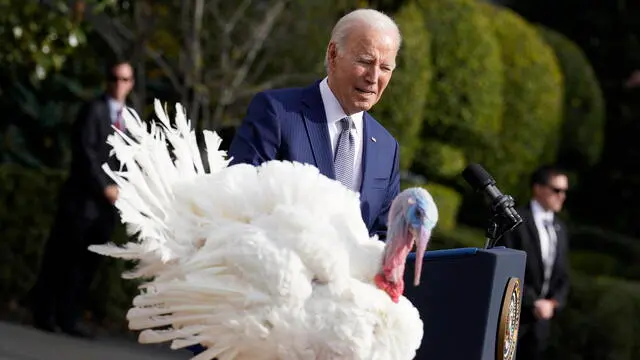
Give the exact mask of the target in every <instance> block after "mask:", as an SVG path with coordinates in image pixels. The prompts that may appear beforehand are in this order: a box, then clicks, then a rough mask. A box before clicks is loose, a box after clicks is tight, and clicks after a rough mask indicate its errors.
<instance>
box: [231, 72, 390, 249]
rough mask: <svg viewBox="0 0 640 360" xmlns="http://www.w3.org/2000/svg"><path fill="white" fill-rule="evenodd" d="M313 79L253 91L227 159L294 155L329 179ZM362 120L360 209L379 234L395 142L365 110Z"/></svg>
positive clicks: (385, 211) (382, 228) (292, 157)
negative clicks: (297, 85)
mask: <svg viewBox="0 0 640 360" xmlns="http://www.w3.org/2000/svg"><path fill="white" fill-rule="evenodd" d="M319 84H320V81H317V82H315V83H314V84H313V85H311V86H309V87H306V88H291V89H279V90H269V91H265V92H261V93H258V94H257V95H256V96H255V97H254V98H253V100H252V101H251V103H250V105H249V108H248V110H247V114H246V117H245V118H244V120H243V122H242V124H241V126H240V127H239V129H238V131H237V132H236V135H235V137H234V139H233V141H232V142H231V146H230V149H229V155H230V156H232V157H233V160H232V163H231V164H237V163H248V164H253V165H259V164H261V163H262V162H265V161H268V160H290V161H298V162H301V163H307V164H312V165H315V166H316V167H317V168H318V169H319V170H320V172H321V173H322V174H324V175H325V176H327V177H329V178H332V179H335V172H334V167H333V156H332V148H331V143H330V138H329V130H328V129H327V119H326V114H325V111H324V105H323V102H322V96H321V95H320V88H319ZM363 123H364V137H363V154H362V157H363V159H362V170H363V176H362V179H363V180H362V186H361V189H360V199H361V213H362V218H363V220H364V222H365V224H366V225H367V227H368V229H369V232H370V233H371V234H374V233H377V234H378V235H380V237H381V238H384V236H385V234H386V223H387V214H388V212H389V207H390V205H391V201H393V199H394V198H395V197H396V195H398V192H399V191H400V174H399V150H398V143H397V141H396V140H395V139H394V138H393V136H392V135H391V134H390V133H389V132H388V131H387V130H385V129H384V127H382V125H380V123H378V122H377V121H376V120H375V119H374V118H373V117H372V116H371V115H369V114H368V113H366V112H365V113H364V117H363ZM374 139H375V140H374Z"/></svg>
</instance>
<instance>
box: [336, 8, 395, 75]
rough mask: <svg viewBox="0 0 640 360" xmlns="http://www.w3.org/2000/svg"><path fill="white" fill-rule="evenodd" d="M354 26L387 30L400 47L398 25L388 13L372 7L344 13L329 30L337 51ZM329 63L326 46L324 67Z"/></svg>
mask: <svg viewBox="0 0 640 360" xmlns="http://www.w3.org/2000/svg"><path fill="white" fill-rule="evenodd" d="M356 26H358V27H359V26H368V27H371V28H374V29H377V30H382V31H389V32H391V33H393V34H394V35H395V37H396V46H397V48H398V49H400V44H401V43H402V36H401V35H400V29H399V28H398V25H397V24H396V23H395V21H393V19H392V18H390V17H389V16H388V15H386V14H384V13H382V12H380V11H378V10H374V9H357V10H354V11H352V12H350V13H348V14H346V15H344V16H343V17H342V18H340V20H338V22H337V23H336V25H335V26H334V27H333V30H332V31H331V40H330V42H334V43H335V44H336V48H337V50H338V52H340V51H342V50H343V49H344V45H345V43H346V41H347V38H348V37H349V34H350V33H351V31H352V29H353V28H354V27H356ZM328 65H329V49H328V47H327V53H326V54H325V57H324V66H325V69H328Z"/></svg>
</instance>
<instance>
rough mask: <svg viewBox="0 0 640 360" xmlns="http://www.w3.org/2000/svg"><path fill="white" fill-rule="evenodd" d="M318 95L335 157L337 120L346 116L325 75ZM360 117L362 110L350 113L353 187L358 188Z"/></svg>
mask: <svg viewBox="0 0 640 360" xmlns="http://www.w3.org/2000/svg"><path fill="white" fill-rule="evenodd" d="M320 95H321V96H322V103H323V104H324V112H325V114H326V115H327V126H328V127H329V139H330V140H331V149H332V151H333V156H334V157H335V154H336V148H337V147H338V137H339V136H340V132H341V131H342V128H341V127H340V124H339V121H340V120H341V119H343V118H345V117H347V114H346V113H345V112H344V110H343V109H342V106H341V105H340V103H339V102H338V99H336V97H335V95H334V94H333V92H332V91H331V89H330V88H329V84H328V82H327V78H326V77H325V78H324V79H323V80H322V81H321V82H320ZM362 117H363V112H362V111H360V112H357V113H355V114H351V119H352V120H353V123H354V125H355V129H352V130H351V131H352V132H354V134H353V137H354V138H355V151H356V153H355V156H354V164H353V167H354V170H355V171H354V179H353V181H354V184H353V185H354V186H353V188H354V189H358V190H359V189H360V184H361V182H362V138H363V137H364V128H363V119H362Z"/></svg>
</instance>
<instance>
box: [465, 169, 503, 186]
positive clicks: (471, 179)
mask: <svg viewBox="0 0 640 360" xmlns="http://www.w3.org/2000/svg"><path fill="white" fill-rule="evenodd" d="M462 177H463V178H464V180H465V181H466V182H467V183H468V184H469V185H471V187H472V188H473V189H474V190H480V189H482V188H484V187H485V186H487V185H489V184H495V180H493V178H492V177H491V175H489V173H488V172H487V171H486V170H485V169H484V168H483V167H482V166H480V164H471V165H469V166H467V167H466V168H465V169H464V170H463V171H462Z"/></svg>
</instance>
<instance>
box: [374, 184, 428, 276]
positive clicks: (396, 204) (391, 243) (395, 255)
mask: <svg viewBox="0 0 640 360" xmlns="http://www.w3.org/2000/svg"><path fill="white" fill-rule="evenodd" d="M437 222H438V208H437V206H436V204H435V201H434V200H433V197H432V196H431V194H429V192H428V191H427V190H425V189H423V188H420V187H414V188H409V189H405V190H403V191H402V192H401V193H400V194H398V196H396V198H395V199H394V200H393V202H392V203H391V209H390V210H389V219H388V231H387V247H386V249H385V261H384V264H383V268H385V269H390V268H393V267H394V266H395V265H394V264H398V263H399V262H400V261H402V262H403V263H404V261H405V260H404V257H405V256H406V255H407V251H409V250H410V249H411V248H413V246H414V244H415V247H416V262H415V269H414V270H415V274H414V282H413V283H414V285H419V284H420V274H421V272H422V260H423V257H424V253H425V251H426V249H427V245H428V243H429V239H430V238H431V231H432V230H433V228H434V227H435V225H436V224H437ZM401 259H402V260H401ZM396 270H397V271H396ZM396 270H394V271H391V272H389V273H390V274H392V275H391V276H390V277H391V278H390V279H389V280H391V281H397V279H399V278H400V277H401V276H402V275H401V274H400V273H398V271H404V266H400V267H397V268H396Z"/></svg>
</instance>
